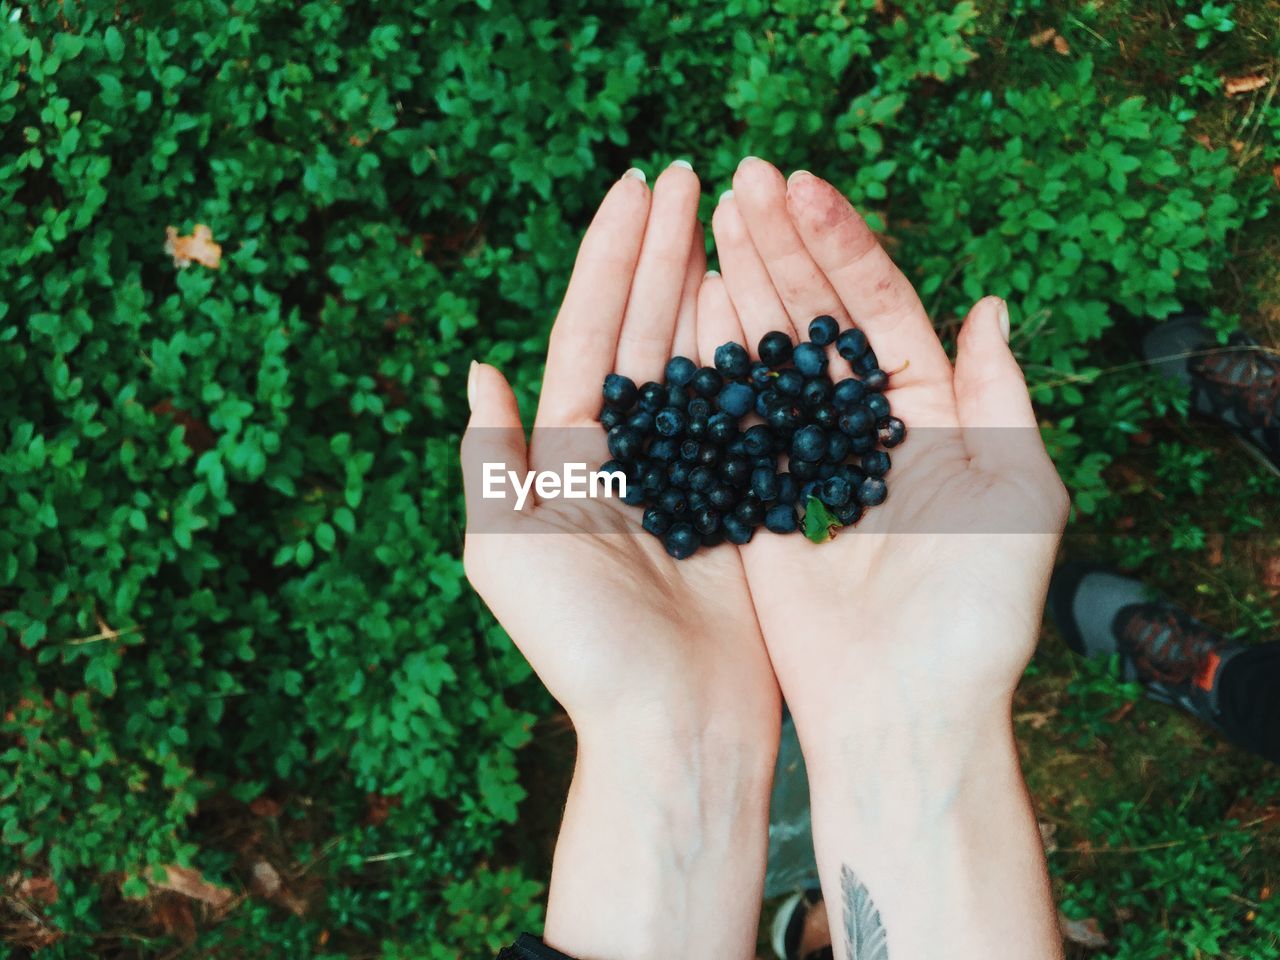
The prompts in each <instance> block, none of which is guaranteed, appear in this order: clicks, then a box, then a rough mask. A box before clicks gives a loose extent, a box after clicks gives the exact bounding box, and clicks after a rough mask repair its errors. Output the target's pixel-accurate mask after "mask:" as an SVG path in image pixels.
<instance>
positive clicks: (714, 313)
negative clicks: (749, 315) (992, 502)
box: [697, 270, 743, 367]
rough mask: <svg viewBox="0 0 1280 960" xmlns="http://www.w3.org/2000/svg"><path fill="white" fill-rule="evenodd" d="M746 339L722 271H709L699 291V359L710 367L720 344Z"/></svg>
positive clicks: (740, 341) (739, 341)
mask: <svg viewBox="0 0 1280 960" xmlns="http://www.w3.org/2000/svg"><path fill="white" fill-rule="evenodd" d="M730 341H732V342H734V343H742V342H743V333H742V324H741V323H739V322H738V315H737V313H736V312H735V311H734V308H733V301H732V300H731V299H730V298H729V291H728V289H727V287H726V286H725V282H724V280H723V279H722V278H721V276H720V274H718V273H716V272H715V271H714V270H711V271H708V273H707V275H706V277H704V278H703V281H702V287H701V289H700V290H699V291H698V354H697V355H698V362H699V363H701V364H702V365H703V366H706V367H709V366H711V365H712V364H713V363H714V362H715V353H716V347H719V346H721V345H722V344H726V343H729V342H730Z"/></svg>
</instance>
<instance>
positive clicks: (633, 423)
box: [627, 408, 653, 436]
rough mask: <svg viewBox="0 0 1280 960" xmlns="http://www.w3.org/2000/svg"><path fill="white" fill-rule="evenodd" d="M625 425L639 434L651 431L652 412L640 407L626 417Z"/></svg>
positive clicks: (643, 434)
mask: <svg viewBox="0 0 1280 960" xmlns="http://www.w3.org/2000/svg"><path fill="white" fill-rule="evenodd" d="M627 426H629V427H630V428H631V429H632V430H634V431H636V432H637V433H639V434H640V435H641V436H645V435H647V434H650V433H653V414H652V413H650V412H649V411H648V410H645V409H643V408H641V409H639V410H637V411H636V412H635V413H633V414H632V415H631V416H629V417H627Z"/></svg>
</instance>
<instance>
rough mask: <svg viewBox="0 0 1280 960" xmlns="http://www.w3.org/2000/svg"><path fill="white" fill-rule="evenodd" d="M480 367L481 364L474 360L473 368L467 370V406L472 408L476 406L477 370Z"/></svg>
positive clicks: (472, 362)
mask: <svg viewBox="0 0 1280 960" xmlns="http://www.w3.org/2000/svg"><path fill="white" fill-rule="evenodd" d="M479 369H480V364H478V363H476V362H475V361H474V360H472V361H471V369H470V370H468V371H467V406H468V407H469V408H470V409H472V410H474V409H475V408H476V371H477V370H479Z"/></svg>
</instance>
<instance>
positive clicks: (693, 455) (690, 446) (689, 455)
mask: <svg viewBox="0 0 1280 960" xmlns="http://www.w3.org/2000/svg"><path fill="white" fill-rule="evenodd" d="M701 449H702V444H700V443H698V441H697V440H694V439H691V438H685V439H684V440H681V441H680V456H681V458H682V459H685V460H697V459H698V451H699V450H701Z"/></svg>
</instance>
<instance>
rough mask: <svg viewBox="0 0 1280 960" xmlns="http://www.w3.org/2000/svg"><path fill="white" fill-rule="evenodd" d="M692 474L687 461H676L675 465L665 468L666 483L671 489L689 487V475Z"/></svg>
mask: <svg viewBox="0 0 1280 960" xmlns="http://www.w3.org/2000/svg"><path fill="white" fill-rule="evenodd" d="M691 472H693V467H692V466H691V465H690V463H689V461H687V460H677V461H676V462H675V463H673V464H671V465H670V466H669V467H667V483H669V484H671V486H673V487H680V488H682V489H683V488H684V487H687V486H689V474H690V473H691Z"/></svg>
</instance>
